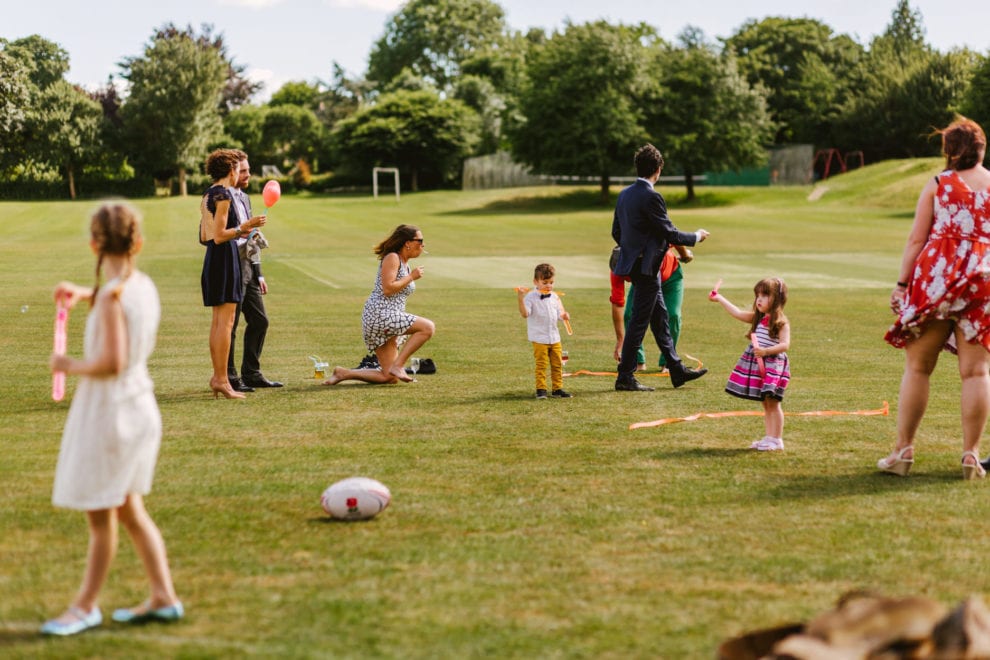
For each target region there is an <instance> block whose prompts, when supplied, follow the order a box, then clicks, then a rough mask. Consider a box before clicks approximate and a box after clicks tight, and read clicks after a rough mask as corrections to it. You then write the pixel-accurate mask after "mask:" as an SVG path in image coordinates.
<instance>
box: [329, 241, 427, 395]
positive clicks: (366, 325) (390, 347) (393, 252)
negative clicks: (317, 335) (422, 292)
mask: <svg viewBox="0 0 990 660" xmlns="http://www.w3.org/2000/svg"><path fill="white" fill-rule="evenodd" d="M375 254H377V255H378V258H379V260H380V261H381V263H380V264H379V266H378V277H377V278H375V288H374V290H372V292H371V295H370V296H368V300H367V302H365V303H364V314H363V315H362V316H361V329H362V331H363V332H364V343H365V344H366V345H367V347H368V350H370V351H374V352H375V355H377V356H378V364H379V365H381V369H380V370H379V369H345V368H344V367H334V369H333V374H332V375H331V376H330V378H329V379H328V380H326V381H324V383H323V384H324V385H336V384H337V383H339V382H340V381H342V380H361V381H364V382H366V383H394V382H396V381H400V380H401V381H405V382H410V381H412V380H413V379H412V378H411V377H410V376H408V375H407V374H406V370H405V365H406V361H407V360H408V359H409V358H410V357H411V356H412V354H413V353H415V352H416V351H417V350H418V349H419V347H420V346H422V345H423V344H425V343H426V342H427V340H428V339H429V338H430V337H432V336H433V330H434V325H433V321H431V320H429V319H425V318H423V317H421V316H415V315H413V314H409V313H407V312H406V298H408V297H409V296H410V295H412V293H413V291H415V290H416V280H418V279H419V278H421V277H422V276H423V267H422V266H419V267H418V268H410V267H409V261H410V260H411V259H415V258H416V257H418V256H419V255H421V254H423V232H421V231H420V230H419V228H418V227H414V226H413V225H399V226H398V227H396V228H395V231H393V232H392V234H391V235H390V236H389V237H388V238H386V239H385V240H384V241H382V242H381V243H379V244H378V245H377V246H375ZM403 335H406V336H407V339H406V341H405V343H404V344H403V345H402V350H399V347H398V341H399V337H402V336H403Z"/></svg>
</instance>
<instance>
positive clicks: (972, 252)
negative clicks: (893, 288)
mask: <svg viewBox="0 0 990 660" xmlns="http://www.w3.org/2000/svg"><path fill="white" fill-rule="evenodd" d="M935 180H936V181H937V182H938V190H937V191H936V193H935V203H934V207H935V209H934V210H935V218H934V221H933V223H932V228H931V232H930V234H929V236H928V242H927V243H925V246H924V247H923V248H922V250H921V252H919V253H918V257H917V258H916V259H915V265H914V272H913V273H912V274H911V281H910V282H908V289H907V298H906V300H905V304H904V307H903V308H902V309H901V312H900V314H898V316H897V320H896V321H895V322H894V324H893V325H892V326H890V329H889V330H888V331H887V334H886V336H885V337H884V339H886V340H887V342H888V343H889V344H891V345H892V346H896V347H897V348H903V347H904V344H905V342H906V341H907V340H908V339H910V338H912V337H917V336H919V335H920V334H921V331H922V329H923V328H924V325H925V323H926V322H928V321H929V320H932V319H943V320H945V319H947V320H952V321H955V322H956V323H957V324H958V327H959V328H960V329H961V330H962V332H963V336H964V337H965V338H966V341H969V342H974V343H975V342H979V343H981V344H983V346H984V347H986V348H987V350H990V190H981V191H978V192H977V191H973V190H970V188H969V186H967V185H966V182H964V181H963V180H962V178H960V176H959V174H958V173H957V172H955V171H954V170H946V171H945V172H942V173H941V174H939V175H938V176H937V177H935ZM946 349H947V350H950V351H954V338H952V339H951V340H950V342H948V343H947V344H946Z"/></svg>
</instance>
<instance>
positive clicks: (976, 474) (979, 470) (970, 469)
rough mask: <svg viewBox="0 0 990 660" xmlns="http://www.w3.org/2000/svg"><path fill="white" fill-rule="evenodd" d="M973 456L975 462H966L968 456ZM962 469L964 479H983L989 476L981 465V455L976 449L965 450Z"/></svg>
mask: <svg viewBox="0 0 990 660" xmlns="http://www.w3.org/2000/svg"><path fill="white" fill-rule="evenodd" d="M967 456H972V457H973V464H972V465H970V464H969V463H967V462H966V457H967ZM962 469H963V479H965V480H966V481H969V480H970V479H983V478H984V477H985V476H987V471H986V470H984V469H983V466H982V465H980V455H979V454H977V453H976V452H975V451H972V450H970V451H964V452H963V455H962Z"/></svg>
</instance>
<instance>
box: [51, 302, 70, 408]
mask: <svg viewBox="0 0 990 660" xmlns="http://www.w3.org/2000/svg"><path fill="white" fill-rule="evenodd" d="M68 325H69V308H68V307H66V306H65V305H64V304H63V303H62V301H61V299H60V300H59V301H58V302H56V303H55V342H54V347H53V350H54V351H55V354H56V355H65V349H66V343H67V342H66V335H67V334H68V333H67V328H68ZM64 398H65V372H64V371H56V372H54V373H52V400H54V401H61V400H62V399H64Z"/></svg>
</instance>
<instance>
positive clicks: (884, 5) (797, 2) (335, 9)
mask: <svg viewBox="0 0 990 660" xmlns="http://www.w3.org/2000/svg"><path fill="white" fill-rule="evenodd" d="M401 4H402V0H195V1H193V0H165V1H162V2H144V1H143V0H137V1H136V2H135V1H133V0H131V1H120V0H91V1H89V2H82V1H80V0H9V1H8V2H6V3H5V5H6V6H5V7H4V12H3V19H2V21H0V37H3V38H6V39H17V38H20V37H24V36H28V35H30V34H40V35H41V36H43V37H45V38H47V39H50V40H52V41H55V42H56V43H58V44H59V45H60V46H62V47H63V48H64V49H65V50H66V51H68V53H69V57H70V64H71V69H70V71H69V74H68V76H67V77H68V79H69V80H70V81H72V82H74V83H78V84H81V85H84V86H86V87H95V86H97V85H99V84H101V83H103V82H105V81H106V80H107V77H108V76H110V75H111V74H117V73H118V72H119V68H118V67H117V63H118V62H119V61H120V60H121V59H122V58H124V57H128V56H134V55H140V54H141V52H142V50H143V47H144V45H145V44H146V43H147V41H148V38H149V37H150V36H151V33H152V31H153V30H154V28H156V27H158V26H160V25H162V24H163V23H166V22H173V23H175V24H177V25H179V26H183V27H184V26H186V25H187V24H191V25H192V26H193V27H195V28H197V29H199V26H200V25H202V24H204V23H209V24H212V25H213V26H214V28H215V29H216V31H218V32H222V33H223V35H224V37H225V40H226V42H227V44H228V50H229V52H230V54H232V55H233V56H234V60H235V62H237V63H239V64H243V65H245V66H246V67H247V71H248V74H249V76H251V77H252V78H253V79H255V80H259V81H262V82H264V83H265V85H266V89H265V91H264V92H263V96H267V95H270V94H271V93H272V92H273V91H274V90H276V89H278V87H279V86H280V85H281V84H282V83H284V82H286V81H288V80H306V81H314V80H317V79H322V80H327V79H329V77H330V71H331V63H332V62H333V61H337V62H339V63H340V64H341V65H342V66H343V67H344V68H345V69H346V70H347V71H349V72H351V73H353V74H361V73H363V72H364V70H365V69H366V67H367V58H368V53H369V52H370V50H371V46H372V44H373V43H374V42H375V41H376V40H377V39H378V38H379V37H380V36H381V35H382V33H383V31H384V26H385V23H386V21H387V20H388V18H389V16H390V15H391V14H392V13H394V12H395V11H396V10H397V9H398V8H399V7H400V6H401ZM499 4H500V5H501V6H502V7H503V8H504V9H505V11H506V19H507V22H508V24H509V26H510V27H512V28H513V29H517V30H525V29H528V28H530V27H542V28H547V29H554V28H558V27H560V26H561V25H562V24H563V22H564V21H565V20H567V19H570V20H571V21H572V22H576V23H583V22H585V21H591V20H597V19H600V18H603V19H606V20H609V21H610V22H613V23H618V22H622V23H638V22H641V21H642V22H646V23H649V24H650V25H653V26H655V27H656V28H658V30H659V32H660V34H661V36H663V37H664V38H666V39H670V40H673V39H674V38H676V36H677V35H678V33H680V31H681V30H682V29H683V28H684V27H685V26H686V25H693V26H697V27H700V28H701V29H703V30H704V31H705V33H706V34H707V35H708V36H709V37H710V38H715V37H725V36H728V35H730V34H731V33H732V32H734V31H735V30H736V29H737V28H738V27H739V26H740V25H742V24H743V23H744V22H746V21H747V20H748V19H751V18H756V19H760V18H764V17H766V16H790V17H804V16H807V17H810V18H816V19H819V20H822V21H824V22H825V23H826V24H828V25H829V26H831V27H832V29H833V30H834V31H835V32H838V33H846V34H849V35H851V36H853V37H855V38H857V40H859V41H860V42H861V43H866V42H868V41H869V39H870V38H871V37H873V36H874V35H876V34H878V33H879V32H882V31H883V29H884V28H885V27H886V25H887V24H888V23H889V22H890V15H891V12H892V11H893V9H894V6H895V5H896V0H868V1H864V0H831V1H822V0H819V1H812V0H693V1H692V0H689V1H685V0H680V1H677V2H669V1H666V0H664V1H655V2H649V1H648V0H604V1H603V0H568V1H564V0H500V1H499ZM911 6H912V7H913V8H914V9H917V10H920V11H921V13H922V16H923V19H924V25H925V28H926V37H927V40H928V42H929V43H931V44H932V45H934V46H935V47H936V48H938V49H940V50H943V51H944V50H949V49H950V48H952V47H956V46H968V47H970V48H972V49H974V50H977V51H979V52H981V53H986V52H987V51H988V50H990V3H988V2H986V0H980V1H977V0H956V1H955V2H946V1H945V0H913V1H912V2H911ZM258 100H261V99H258Z"/></svg>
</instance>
